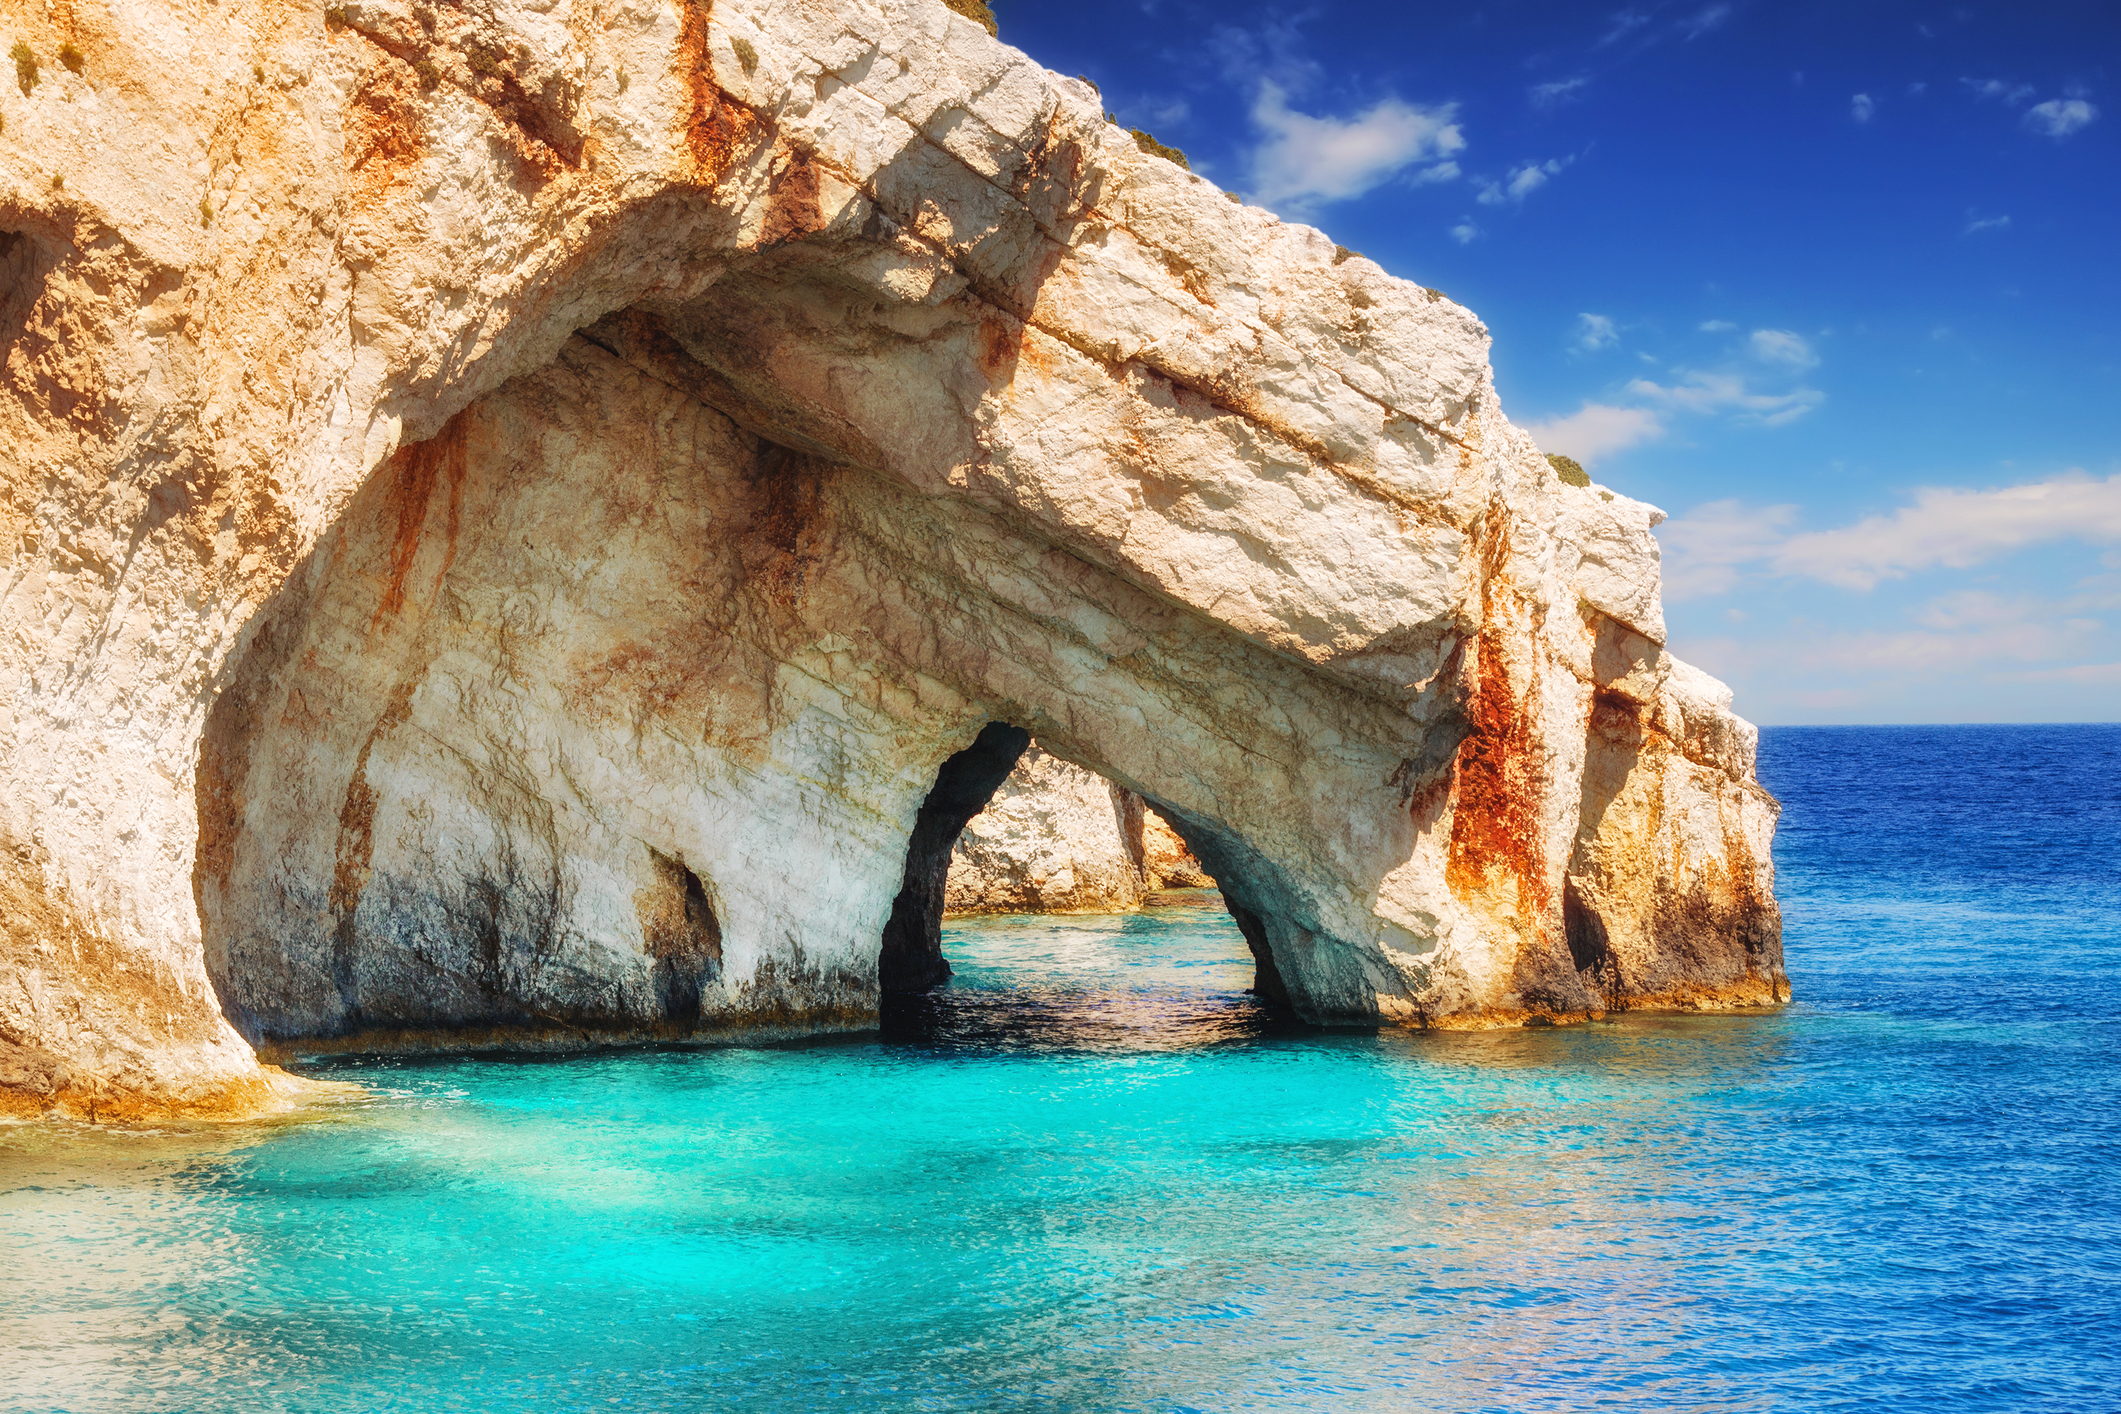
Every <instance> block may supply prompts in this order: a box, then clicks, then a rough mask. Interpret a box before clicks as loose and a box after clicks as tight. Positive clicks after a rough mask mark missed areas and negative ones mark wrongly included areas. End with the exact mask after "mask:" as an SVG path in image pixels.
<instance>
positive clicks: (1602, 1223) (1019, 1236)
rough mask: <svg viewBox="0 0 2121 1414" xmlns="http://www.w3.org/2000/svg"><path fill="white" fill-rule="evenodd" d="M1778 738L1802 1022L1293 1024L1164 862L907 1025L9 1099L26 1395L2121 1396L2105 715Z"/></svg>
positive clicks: (959, 1402)
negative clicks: (102, 1117)
mask: <svg viewBox="0 0 2121 1414" xmlns="http://www.w3.org/2000/svg"><path fill="white" fill-rule="evenodd" d="M1761 775H1762V778H1763V779H1764V781H1765V782H1766V784H1767V785H1768V787H1769V788H1770V789H1771V790H1773V791H1774V792H1775V793H1776V794H1777V795H1779V796H1780V797H1781V798H1782V801H1783V803H1784V806H1785V813H1784V815H1783V820H1782V831H1781V835H1780V837H1779V840H1778V845H1777V862H1778V867H1779V870H1780V893H1781V898H1782V902H1783V907H1784V910H1785V917H1786V922H1787V946H1788V965H1789V972H1790V977H1791V979H1792V981H1793V983H1794V985H1795V988H1796V997H1797V1000H1796V1001H1795V1002H1794V1003H1793V1004H1792V1005H1791V1006H1789V1007H1788V1008H1786V1009H1784V1010H1782V1011H1780V1012H1778V1013H1775V1014H1772V1015H1752V1016H1680V1017H1672V1016H1635V1015H1629V1016H1623V1017H1620V1018H1618V1019H1616V1020H1614V1021H1612V1022H1610V1023H1606V1024H1599V1025H1591V1026H1583V1027H1575V1028H1567V1029H1558V1030H1532V1031H1509V1032H1499V1033H1485V1034H1472V1035H1453V1034H1433V1035H1410V1034H1404V1033H1398V1032H1388V1033H1381V1034H1374V1035H1373V1034H1368V1033H1320V1032H1308V1031H1303V1030H1300V1029H1297V1028H1293V1027H1288V1026H1283V1025H1280V1024H1277V1023H1275V1022H1274V1021H1273V1020H1272V1019H1270V1018H1268V1017H1266V1016H1264V1015H1262V1014H1261V1013H1260V1011H1259V1010H1258V1009H1257V1008H1256V1006H1255V1005H1254V1003H1253V1001H1252V1000H1251V999H1250V998H1249V997H1248V996H1246V995H1245V991H1244V988H1245V987H1246V986H1247V985H1248V984H1249V981H1250V967H1249V964H1248V963H1247V962H1246V961H1245V960H1244V948H1243V944H1242V942H1241V941H1240V940H1239V938H1238V936H1237V934H1236V932H1235V930H1234V929H1233V928H1232V927H1231V926H1230V924H1229V922H1228V920H1227V918H1226V917H1225V916H1224V915H1222V913H1221V912H1220V911H1219V910H1217V909H1214V908H1211V907H1201V906H1184V905H1181V906H1175V907H1167V908H1158V909H1153V910H1148V911H1145V912H1143V913H1140V914H1135V915H1130V916H1125V917H1117V918H1040V919H1019V920H1003V921H996V922H989V923H980V924H973V925H963V926H958V927H955V928H953V929H951V930H950V932H949V936H948V938H947V940H946V948H947V951H948V953H949V955H950V956H951V957H952V958H953V959H954V960H955V961H956V962H957V965H958V971H959V975H958V979H957V982H956V983H955V985H953V986H952V988H951V989H950V990H949V991H948V992H947V993H945V994H943V995H942V996H940V997H939V998H937V999H935V1000H934V1001H932V1002H929V1003H926V1004H923V1005H919V1006H916V1007H913V1008H910V1009H909V1010H908V1011H907V1012H906V1013H904V1014H901V1015H898V1016H896V1017H895V1018H894V1029H893V1030H892V1031H891V1032H889V1033H888V1034H886V1035H885V1036H882V1037H868V1038H861V1039H855V1040H847V1041H840V1042H835V1043H824V1044H812V1045H798V1046H785V1047H776V1048H770V1049H753V1050H720V1051H705V1052H691V1053H686V1052H676V1051H662V1052H632V1053H618V1054H606V1055H594V1056H583V1057H576V1058H570V1059H563V1060H550V1059H547V1060H529V1059H518V1060H493V1059H484V1060H475V1059H442V1060H424V1061H417V1062H408V1061H393V1062H363V1063H341V1064H334V1065H319V1066H318V1067H316V1069H317V1070H318V1072H319V1073H320V1074H324V1075H327V1076H331V1077H334V1078H338V1079H343V1080H356V1081H359V1082H361V1083H362V1084H364V1085H366V1086H368V1087H370V1096H371V1097H370V1098H369V1099H367V1100H366V1101H363V1102H358V1103H355V1104H352V1105H349V1106H345V1107H342V1108H340V1109H338V1110H337V1111H335V1112H334V1113H332V1114H331V1115H330V1116H329V1117H327V1118H323V1119H315V1120H309V1121H304V1122H294V1123H279V1124H268V1125H256V1126H246V1127H243V1128H238V1129H233V1130H196V1131H189V1132H176V1131H172V1132H168V1133H162V1134H155V1135H141V1134H137V1133H119V1132H105V1131H97V1130H92V1129H88V1128H86V1127H76V1126H53V1125H48V1124H39V1125H29V1126H16V1127H12V1128H7V1129H0V1408H5V1409H11V1410H68V1411H91V1410H94V1411H105V1410H109V1411H121V1410H122V1411H135V1410H137V1411H149V1410H154V1411H164V1410H216V1411H247V1410H260V1411H263V1410H275V1411H278V1410H299V1411H308V1410H334V1411H336V1410H408V1411H434V1410H466V1411H500V1410H507V1411H514V1410H523V1411H531V1410H536V1411H553V1410H590V1409H596V1410H609V1409H641V1410H681V1411H690V1410H811V1409H849V1410H864V1411H867V1410H968V1411H969V1410H1052V1411H1069V1410H1156V1411H1166V1410H1193V1409H1198V1410H1229V1409H1259V1410H1292V1409H1316V1410H1336V1411H1345V1410H1446V1411H1459V1410H1513V1411H1515V1410H1549V1409H1551V1410H1584V1409H1603V1410H1658V1411H1674V1410H1682V1411H1683V1410H1719V1411H1721V1410H1792V1411H1804V1414H1814V1412H1815V1411H1823V1410H1839V1409H1894V1410H1900V1409H1906V1410H1922V1411H1939V1410H2022V1409H2032V1408H2045V1409H2058V1410H2061V1409H2067V1410H2092V1409H2113V1408H2116V1407H2121V1355H2117V1336H2121V727H2110V726H2092V727H1953V728H1937V729H1930V728H1896V729H1853V728H1851V729H1785V730H1775V731H1769V732H1766V733H1764V734H1763V740H1762V751H1761Z"/></svg>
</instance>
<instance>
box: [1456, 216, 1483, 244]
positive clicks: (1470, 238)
mask: <svg viewBox="0 0 2121 1414" xmlns="http://www.w3.org/2000/svg"><path fill="white" fill-rule="evenodd" d="M1451 239H1452V240H1454V241H1457V242H1458V243H1459V244H1460V245H1471V244H1473V242H1475V241H1477V240H1479V239H1480V227H1478V226H1476V225H1474V224H1473V222H1472V220H1471V219H1470V218H1468V219H1466V220H1462V221H1460V222H1459V223H1458V224H1457V225H1455V226H1453V227H1452V228H1451Z"/></svg>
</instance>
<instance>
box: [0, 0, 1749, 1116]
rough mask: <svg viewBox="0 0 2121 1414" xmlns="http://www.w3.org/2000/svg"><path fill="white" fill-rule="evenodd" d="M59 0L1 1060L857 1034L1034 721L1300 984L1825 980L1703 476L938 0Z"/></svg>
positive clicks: (18, 545) (8, 716) (15, 488)
mask: <svg viewBox="0 0 2121 1414" xmlns="http://www.w3.org/2000/svg"><path fill="white" fill-rule="evenodd" d="M7 13H8V16H9V22H10V23H11V24H12V25H13V26H14V27H15V28H16V30H17V31H19V35H20V38H21V40H22V41H23V42H24V43H26V44H28V45H29V46H30V47H31V48H32V50H33V51H36V52H38V53H41V54H44V55H46V56H49V55H51V54H53V53H56V51H57V49H58V47H59V46H60V45H61V44H62V43H71V44H73V45H74V46H75V47H76V48H77V49H78V50H79V51H80V52H81V55H82V57H83V62H82V64H81V68H80V71H79V72H78V73H75V72H72V71H70V70H69V69H67V68H63V67H61V66H59V65H56V64H52V63H49V62H47V63H46V64H45V65H44V66H43V69H42V77H41V79H40V80H39V81H38V82H36V83H34V84H32V85H30V86H29V91H28V92H22V91H21V86H20V85H12V84H10V85H0V118H4V121H5V126H4V128H0V448H4V451H0V478H4V488H5V496H4V500H0V553H4V554H5V557H6V558H5V566H6V568H5V574H4V578H0V904H4V907H0V1105H4V1106H6V1107H9V1108H12V1109H16V1110H23V1111H30V1112H34V1111H38V1110H41V1109H46V1108H50V1107H53V1106H57V1107H59V1108H62V1109H71V1110H77V1111H81V1112H86V1111H87V1110H88V1109H89V1108H90V1107H91V1106H96V1107H99V1113H101V1114H105V1115H110V1116H114V1117H115V1116H131V1115H151V1114H157V1113H167V1112H173V1111H174V1112H188V1113H200V1114H237V1113H250V1112H255V1111H257V1110H259V1109H262V1108H266V1107H269V1106H271V1105H273V1104H277V1103H281V1102H283V1101H284V1098H285V1095H286V1092H287V1091H288V1089H289V1083H288V1082H287V1081H285V1080H284V1079H282V1078H281V1077H278V1076H277V1075H276V1074H275V1073H274V1072H272V1071H270V1070H269V1069H265V1068H261V1067H260V1064H259V1060H258V1056H259V1054H260V1052H261V1050H262V1051H263V1052H264V1053H265V1054H266V1055H268V1056H270V1055H272V1054H275V1053H276V1051H277V1049H279V1048H285V1047H300V1046H303V1045H309V1044H323V1043H331V1044H344V1045H347V1046H353V1045H360V1046H365V1047H370V1048H379V1049H390V1048H401V1047H415V1046H428V1045H448V1046H466V1045H554V1046H558V1045H580V1044H585V1043H591V1042H597V1041H608V1040H627V1039H709V1038H715V1037H739V1036H760V1035H786V1034H796V1033H804V1032H815V1031H820V1030H826V1029H835V1028H849V1027H860V1026H865V1025H869V1024H872V1022H873V1019H874V1017H875V1016H876V1014H877V1008H878V1004H879V994H880V982H879V976H880V972H879V964H880V939H881V938H882V937H883V934H884V931H885V929H886V925H887V922H888V921H889V920H890V919H891V918H892V917H893V908H894V901H895V900H897V899H898V898H899V897H900V893H901V889H902V886H903V885H904V884H905V883H906V880H907V877H908V874H909V870H908V854H907V846H908V840H909V836H911V835H913V834H914V832H915V826H916V821H917V817H918V816H919V815H920V813H921V811H922V807H923V803H924V801H927V800H928V798H929V792H930V790H931V789H932V788H933V787H935V786H936V784H937V773H938V770H939V768H940V767H941V765H942V763H944V762H945V761H946V760H948V759H950V758H952V757H953V755H954V754H956V753H960V752H963V751H965V750H966V749H967V748H968V747H969V746H970V745H972V744H973V743H974V742H975V740H977V739H978V738H979V737H980V734H981V732H982V730H983V728H985V727H986V726H987V725H988V724H990V723H1005V724H1008V725H1009V726H1010V727H1011V728H1013V729H1016V730H1018V731H1027V732H1029V733H1031V734H1032V735H1034V736H1035V737H1036V738H1037V739H1038V741H1039V743H1040V744H1041V746H1042V747H1043V748H1044V749H1045V750H1047V751H1049V752H1050V753H1052V754H1053V755H1054V756H1055V757H1058V758H1060V759H1062V760H1065V761H1070V762H1074V763H1076V764H1079V765H1081V766H1084V767H1088V768H1090V769H1092V770H1095V771H1097V772H1098V773H1100V774H1101V775H1102V776H1104V777H1105V778H1107V779H1108V780H1110V781H1112V782H1114V783H1115V784H1117V785H1119V786H1120V787H1122V788H1124V789H1126V790H1129V791H1132V792H1135V793H1136V794H1138V795H1140V796H1142V797H1143V798H1144V799H1146V800H1148V801H1150V802H1152V803H1153V804H1154V805H1156V807H1157V808H1158V809H1159V811H1161V813H1162V814H1163V815H1164V816H1165V817H1166V818H1167V819H1169V820H1170V821H1171V822H1172V823H1173V824H1174V826H1175V827H1176V828H1177V829H1178V831H1179V833H1180V834H1181V835H1182V836H1183V837H1184V839H1185V841H1186V843H1187V844H1188V845H1189V846H1190V847H1191V849H1192V851H1193V853H1194V854H1195V855H1196V856H1198V858H1199V860H1200V863H1201V864H1202V866H1203V867H1205V868H1206V870H1207V871H1208V873H1209V874H1211V875H1212V876H1213V877H1214V878H1215V879H1216V880H1217V881H1218V882H1219V883H1220V885H1221V887H1222V888H1223V891H1224V893H1225V896H1226V898H1227V900H1228V902H1229V904H1230V906H1231V911H1232V913H1233V914H1234V915H1235V916H1236V918H1237V919H1238V921H1239V923H1240V925H1241V926H1243V927H1244V929H1245V932H1246V935H1247V938H1248V940H1249V941H1250V942H1251V943H1252V946H1253V949H1254V951H1255V953H1256V954H1257V955H1258V956H1259V958H1260V961H1261V970H1262V981H1263V984H1267V983H1269V982H1271V986H1270V987H1268V988H1267V989H1268V990H1274V991H1276V992H1277V994H1285V995H1286V998H1287V1000H1288V1003H1289V1005H1290V1006H1291V1007H1292V1008H1293V1009H1294V1010H1295V1011H1296V1012H1297V1013H1298V1014H1299V1015H1300V1016H1302V1017H1304V1018H1306V1019H1309V1020H1312V1021H1319V1022H1351V1021H1352V1022H1402V1023H1407V1024H1425V1025H1501V1024H1516V1023H1522V1022H1524V1021H1527V1020H1532V1019H1555V1020H1565V1019H1571V1018H1580V1017H1585V1016H1590V1015H1594V1014H1596V1013H1599V1012H1602V1011H1605V1010H1608V1009H1610V1008H1614V1007H1627V1006H1681V1007H1734V1006H1748V1005H1757V1004H1764V1003H1770V1002H1773V1001H1775V1000H1778V999H1780V998H1782V997H1784V996H1786V995H1787V984H1786V982H1785V980H1784V978H1783V972H1782V963H1781V935H1780V923H1779V917H1778V914H1777V912H1776V907H1775V901H1774V895H1773V878H1772V866H1771V863H1770V856H1769V845H1770V842H1771V838H1772V833H1773V828H1774V820H1775V814H1776V807H1775V804H1774V802H1773V801H1772V799H1770V798H1769V797H1768V796H1767V795H1766V794H1765V792H1763V791H1762V790H1761V789H1760V787H1759V786H1758V784H1757V783H1756V782H1755V780H1754V772H1753V751H1754V732H1753V730H1752V728H1751V727H1749V726H1748V725H1746V724H1745V723H1744V722H1743V721H1741V720H1740V719H1738V718H1737V717H1735V716H1734V715H1733V714H1732V712H1731V710H1730V700H1729V693H1728V692H1727V691H1726V690H1725V689H1724V688H1722V686H1721V685H1720V684H1718V683H1716V682H1715V681H1714V680H1712V679H1710V678H1708V677H1706V676H1705V675H1703V674H1701V673H1699V672H1697V671H1695V670H1693V669H1691V668H1689V667H1687V666H1685V665H1684V664H1681V663H1679V662H1677V661H1675V660H1674V659H1672V658H1671V656H1670V655H1669V654H1668V653H1666V652H1665V650H1664V648H1663V646H1662V645H1663V639H1664V625H1663V619H1662V615H1661V612H1660V610H1659V606H1658V567H1657V566H1658V561H1657V547H1656V543H1655V541H1654V539H1653V538H1652V536H1651V533H1650V532H1651V529H1652V527H1653V525H1654V524H1655V523H1656V521H1657V520H1658V518H1659V516H1658V513H1657V512H1656V511H1654V510H1653V509H1652V508H1650V507H1648V506H1645V505H1642V504H1640V503H1637V502H1634V501H1631V500H1629V499H1627V498H1626V497H1622V496H1618V495H1615V494H1614V493H1612V492H1610V491H1607V490H1604V489H1603V488H1600V487H1597V486H1595V485H1593V486H1590V487H1581V488H1579V487H1573V486H1566V485H1563V484H1561V483H1560V482H1559V481H1558V480H1557V479H1556V478H1555V476H1554V474H1553V473H1552V471H1551V470H1550V468H1549V467H1548V465H1547V463H1546V462H1545V460H1544V459H1543V458H1542V457H1541V455H1540V454H1539V452H1538V450H1537V449H1536V448H1535V447H1534V446H1533V445H1532V443H1531V441H1530V440H1529V438H1527V437H1526V436H1525V434H1524V433H1523V432H1521V431H1520V430H1518V429H1517V428H1515V427H1513V426H1512V425H1511V424H1510V423H1509V422H1508V421H1507V420H1506V419H1505V417H1504V416H1503V413H1502V410H1501V408H1500V407H1499V405H1498V403H1497V400H1496V397H1495V393H1494V387H1493V382H1492V378H1491V375H1490V371H1489V366H1488V358H1487V331H1486V330H1485V328H1484V327H1483V326H1482V325H1481V324H1480V323H1479V321H1478V320H1477V319H1475V318H1474V316H1473V315H1472V314H1471V313H1469V312H1468V311H1466V310H1465V309H1463V308H1461V307H1459V306H1458V305H1456V304H1453V303H1451V302H1450V301H1449V300H1446V299H1441V298H1438V297H1434V296H1432V295H1430V294H1429V293H1428V292H1427V291H1425V290H1423V289H1422V288H1420V287H1419V286H1417V285H1414V284H1410V283H1408V282H1405V281H1401V280H1397V279H1394V278H1392V277H1390V276H1388V275H1386V274H1385V272H1384V271H1383V270H1381V269H1380V268H1378V267H1377V266H1376V265H1374V264H1372V263H1371V262H1369V261H1366V260H1363V259H1361V258H1360V257H1356V258H1344V255H1343V254H1342V253H1337V252H1336V248H1335V246H1334V244H1333V243H1332V241H1331V240H1330V239H1328V238H1327V237H1326V236H1324V235H1322V234H1321V233H1319V232H1317V231H1315V230H1312V229H1310V228H1308V227H1304V226H1297V225H1289V224H1284V223H1282V222H1280V221H1278V220H1276V219H1275V218H1273V217H1272V216H1270V215H1268V214H1267V213H1265V212H1263V211H1260V210H1258V209H1256V208H1251V207H1246V206H1243V205H1240V204H1238V203H1236V202H1233V201H1230V200H1228V199H1227V198H1226V197H1225V196H1224V195H1223V193H1221V192H1220V191H1218V190H1216V189H1215V188H1214V187H1213V186H1212V185H1210V184H1209V183H1207V182H1205V181H1203V180H1201V179H1200V178H1197V177H1195V176H1192V175H1191V174H1189V173H1187V172H1185V171H1184V170H1182V169H1180V168H1178V167H1176V166H1174V165H1172V164H1170V163H1168V162H1166V161H1164V160H1162V159H1160V158H1157V157H1154V156H1151V155H1149V154H1146V153H1144V152H1142V151H1141V150H1140V149H1139V148H1138V147H1137V146H1136V145H1135V143H1134V141H1133V140H1132V138H1130V137H1129V136H1128V135H1127V134H1126V133H1124V132H1122V131H1121V130H1119V129H1117V128H1115V127H1111V126H1108V125H1107V124H1105V122H1104V121H1103V117H1102V113H1101V108H1100V104H1099V101H1098V98H1097V95H1096V94H1095V93H1094V92H1093V91H1092V90H1090V89H1089V88H1088V87H1087V86H1086V85H1083V84H1080V83H1078V82H1076V81H1073V80H1068V79H1063V78H1060V77H1058V76H1056V75H1053V74H1051V73H1048V72H1047V71H1045V70H1044V69H1042V68H1040V67H1039V66H1038V65H1036V64H1035V63H1033V62H1031V61H1030V60H1028V59H1026V58H1025V57H1024V56H1023V55H1022V54H1020V53H1018V52H1017V51H1015V50H1013V49H1011V48H1009V47H1008V46H1007V45H1004V44H1001V43H998V42H996V41H995V40H994V39H992V38H991V37H989V36H988V35H987V34H986V32H985V31H984V30H983V29H982V28H981V27H980V26H978V25H976V24H974V23H972V22H971V21H968V20H966V19H964V18H962V17H960V16H957V15H955V14H953V13H952V12H951V11H950V10H948V9H947V8H945V7H944V6H943V5H942V4H940V3H936V0H883V3H861V2H860V0H715V3H713V4H712V5H711V7H710V6H709V5H708V4H706V3H703V0H680V3H666V0H645V3H634V4H624V5H617V6H614V5H611V4H608V3H603V0H535V3H513V0H467V3H464V4H460V5H425V4H418V3H404V4H400V3H397V0H361V2H360V3H351V4H348V5H346V6H344V7H343V8H336V7H335V8H333V9H331V10H330V11H329V12H327V11H326V10H325V9H323V8H322V7H310V6H307V5H302V4H283V3H278V0H273V3H266V0H229V3H224V4H218V5H214V6H206V5H200V4H189V5H188V4H184V3H178V4H173V5H168V6H159V5H158V6H141V5H122V4H118V3H115V0H61V3H58V4H55V5H52V6H48V7H29V6H23V5H12V6H9V7H8V10H7ZM931 872H933V871H931ZM935 887H936V888H937V889H938V890H939V889H940V887H941V883H940V877H939V876H938V877H937V879H936V880H935ZM934 911H936V912H939V904H938V905H937V908H936V909H935V910H934Z"/></svg>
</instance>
